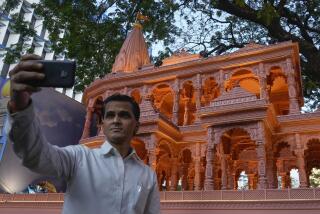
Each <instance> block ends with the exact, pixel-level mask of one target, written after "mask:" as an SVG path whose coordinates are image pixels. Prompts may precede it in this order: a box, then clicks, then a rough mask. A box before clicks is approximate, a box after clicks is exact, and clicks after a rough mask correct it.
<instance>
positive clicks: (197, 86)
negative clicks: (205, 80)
mask: <svg viewBox="0 0 320 214" xmlns="http://www.w3.org/2000/svg"><path fill="white" fill-rule="evenodd" d="M195 98H196V112H197V113H196V119H195V121H196V122H198V121H199V120H200V117H199V111H200V109H201V75H200V74H197V80H196V84H195Z"/></svg>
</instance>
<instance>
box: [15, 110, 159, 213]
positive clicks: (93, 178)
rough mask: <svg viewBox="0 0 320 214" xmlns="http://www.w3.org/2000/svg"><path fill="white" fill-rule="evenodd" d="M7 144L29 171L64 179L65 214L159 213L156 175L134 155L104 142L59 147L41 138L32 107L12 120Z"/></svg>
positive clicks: (17, 114)
mask: <svg viewBox="0 0 320 214" xmlns="http://www.w3.org/2000/svg"><path fill="white" fill-rule="evenodd" d="M11 120H12V128H11V131H10V135H9V137H10V139H11V141H12V142H13V143H14V150H15V152H16V154H17V155H18V156H19V157H20V158H22V159H23V164H24V165H25V166H26V167H28V168H29V169H31V170H33V171H35V172H38V173H41V174H44V175H54V176H58V177H64V178H65V179H66V180H67V185H68V186H67V191H66V194H65V200H64V205H63V211H62V213H63V214H89V213H95V214H109V213H110V214H117V213H119V214H144V213H149V214H158V213H160V197H159V191H158V185H157V177H156V174H155V172H154V171H153V170H152V169H151V168H150V167H149V166H147V165H145V164H144V163H143V162H142V161H141V160H140V159H139V157H138V156H137V154H136V152H135V151H134V150H132V152H131V153H130V154H129V155H128V156H127V157H126V158H124V159H123V158H122V156H121V155H120V153H119V152H118V151H117V149H115V148H114V147H112V146H111V144H110V143H108V142H107V141H106V142H105V143H104V144H103V145H102V146H101V148H98V149H89V148H87V147H85V146H83V145H76V146H67V147H63V148H60V147H57V146H52V145H51V144H49V143H47V141H46V140H45V138H44V137H43V136H42V135H41V132H40V129H39V126H38V121H37V120H36V119H35V116H34V111H33V107H32V104H31V105H30V106H29V107H28V108H27V109H25V110H24V111H21V112H18V113H15V114H14V115H12V116H11Z"/></svg>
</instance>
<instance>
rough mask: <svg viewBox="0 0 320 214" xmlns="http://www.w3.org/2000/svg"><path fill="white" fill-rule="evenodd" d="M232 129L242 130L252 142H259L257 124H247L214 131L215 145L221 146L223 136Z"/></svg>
mask: <svg viewBox="0 0 320 214" xmlns="http://www.w3.org/2000/svg"><path fill="white" fill-rule="evenodd" d="M232 129H242V130H243V131H244V132H246V133H247V134H248V135H249V136H250V138H251V140H255V141H256V140H259V139H258V137H259V136H258V131H259V130H258V129H259V128H258V126H257V125H256V124H254V123H253V124H246V125H241V126H240V125H234V126H227V127H222V128H215V129H214V139H215V140H214V143H215V144H219V143H220V142H221V137H222V135H223V134H224V133H225V132H227V131H229V130H232Z"/></svg>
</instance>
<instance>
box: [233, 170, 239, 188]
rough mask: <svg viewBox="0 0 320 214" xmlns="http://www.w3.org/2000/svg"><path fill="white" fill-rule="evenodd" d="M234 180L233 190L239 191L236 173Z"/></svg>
mask: <svg viewBox="0 0 320 214" xmlns="http://www.w3.org/2000/svg"><path fill="white" fill-rule="evenodd" d="M232 179H233V189H234V190H237V188H238V181H237V174H236V173H235V172H234V171H233V173H232Z"/></svg>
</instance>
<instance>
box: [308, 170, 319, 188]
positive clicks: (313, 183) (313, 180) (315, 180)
mask: <svg viewBox="0 0 320 214" xmlns="http://www.w3.org/2000/svg"><path fill="white" fill-rule="evenodd" d="M309 181H310V187H314V188H317V187H320V169H317V168H313V169H312V170H311V175H310V176H309Z"/></svg>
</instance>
